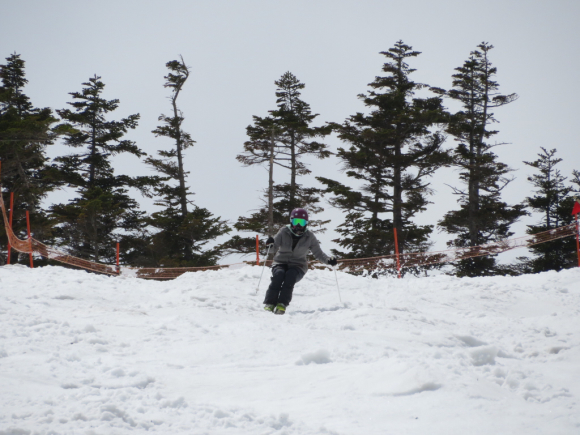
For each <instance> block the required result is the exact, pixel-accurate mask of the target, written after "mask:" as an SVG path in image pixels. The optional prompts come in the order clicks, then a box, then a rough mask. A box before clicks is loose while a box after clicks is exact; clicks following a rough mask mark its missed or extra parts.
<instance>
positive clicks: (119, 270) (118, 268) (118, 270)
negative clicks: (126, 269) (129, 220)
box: [117, 242, 121, 273]
mask: <svg viewBox="0 0 580 435" xmlns="http://www.w3.org/2000/svg"><path fill="white" fill-rule="evenodd" d="M120 272H121V268H120V267H119V242H117V273H120Z"/></svg>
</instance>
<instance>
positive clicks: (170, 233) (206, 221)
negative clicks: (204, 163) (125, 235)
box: [146, 58, 230, 267]
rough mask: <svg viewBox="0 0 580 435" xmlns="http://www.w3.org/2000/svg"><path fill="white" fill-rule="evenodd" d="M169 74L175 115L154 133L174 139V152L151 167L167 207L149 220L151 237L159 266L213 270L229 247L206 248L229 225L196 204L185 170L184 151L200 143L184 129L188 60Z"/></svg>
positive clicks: (152, 161)
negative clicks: (152, 230)
mask: <svg viewBox="0 0 580 435" xmlns="http://www.w3.org/2000/svg"><path fill="white" fill-rule="evenodd" d="M166 66H167V68H168V69H169V73H168V74H167V76H165V80H166V81H165V84H164V86H165V87H166V88H169V89H170V90H171V96H170V100H171V107H172V115H171V116H166V115H161V116H160V117H159V121H162V125H160V126H158V127H157V128H156V129H155V130H153V133H154V134H155V135H156V136H158V137H159V136H161V137H166V138H169V139H171V140H172V142H173V144H174V145H173V148H171V149H170V150H160V151H158V154H159V156H160V157H161V158H152V157H149V158H147V159H146V162H147V163H148V164H149V165H151V166H152V167H153V168H154V169H155V170H156V171H157V172H159V173H161V174H163V180H162V181H161V182H160V183H158V184H157V186H155V187H154V189H153V190H154V194H155V199H156V202H155V204H156V205H158V206H161V207H163V209H162V210H161V211H157V212H155V213H153V214H152V215H151V217H150V218H148V219H147V223H148V224H149V225H151V226H152V227H153V228H155V229H156V230H157V232H156V233H155V234H154V235H153V236H152V237H151V249H150V251H151V254H152V261H153V264H154V265H157V266H165V267H178V266H211V265H214V264H216V263H217V260H218V259H219V258H220V257H221V256H222V255H223V248H222V247H221V246H215V247H213V248H211V249H204V248H205V246H206V245H207V244H208V243H209V242H211V241H212V240H215V239H216V238H217V237H218V236H221V235H223V234H226V233H228V232H229V231H230V228H229V227H228V226H227V224H226V221H223V220H221V218H220V217H214V216H213V214H212V213H211V212H210V211H209V210H207V209H206V208H202V207H198V206H197V205H195V204H194V203H193V202H192V201H191V200H190V199H189V195H191V192H190V190H189V186H187V180H186V179H187V174H188V172H187V171H185V169H184V154H183V153H184V151H185V150H186V149H187V148H189V147H191V146H193V144H194V143H195V141H194V140H193V139H192V138H191V135H190V134H189V133H187V132H185V131H184V130H183V128H182V125H183V121H184V118H183V114H182V112H181V111H180V110H179V108H178V106H177V98H178V97H179V95H180V93H181V90H182V88H183V85H184V84H185V82H186V80H187V79H188V77H189V68H188V67H187V66H186V65H185V62H184V61H183V58H181V60H180V61H177V60H173V61H170V62H168V63H167V64H166Z"/></svg>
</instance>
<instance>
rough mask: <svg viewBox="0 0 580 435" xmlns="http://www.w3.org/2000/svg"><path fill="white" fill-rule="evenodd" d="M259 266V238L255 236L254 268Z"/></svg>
mask: <svg viewBox="0 0 580 435" xmlns="http://www.w3.org/2000/svg"><path fill="white" fill-rule="evenodd" d="M259 265H260V236H259V235H257V234H256V266H259Z"/></svg>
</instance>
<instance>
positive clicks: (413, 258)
mask: <svg viewBox="0 0 580 435" xmlns="http://www.w3.org/2000/svg"><path fill="white" fill-rule="evenodd" d="M0 208H1V209H2V217H3V219H4V227H5V229H6V235H7V237H8V241H9V243H10V245H11V247H12V248H13V249H14V250H16V251H18V252H22V253H31V252H32V253H33V254H36V255H40V256H42V257H44V258H48V259H50V260H54V261H57V262H60V263H63V264H67V265H69V266H73V267H78V268H81V269H85V270H89V271H92V272H97V273H103V274H108V275H122V276H134V277H137V278H146V279H163V280H164V279H174V278H177V277H178V276H180V275H183V274H184V273H187V272H198V271H204V270H219V269H226V268H230V267H239V266H240V265H243V264H256V263H255V262H246V263H234V264H227V265H218V266H206V267H125V266H123V267H120V268H119V267H117V266H116V265H109V264H103V263H97V262H94V261H89V260H85V259H82V258H78V257H75V256H72V255H69V254H67V253H66V252H64V251H62V250H59V249H55V248H53V247H50V246H47V245H45V244H44V243H42V242H40V241H38V240H36V239H35V238H34V237H30V238H28V239H26V240H21V239H19V238H18V237H16V235H15V234H14V232H13V231H12V228H10V225H9V223H8V216H7V213H6V207H5V206H4V200H3V198H2V195H1V194H0ZM576 231H577V229H576V225H575V224H570V225H565V226H562V227H558V228H554V229H552V230H549V231H544V232H541V233H537V234H533V235H529V236H524V237H518V238H513V239H506V240H502V241H500V242H496V243H489V244H486V245H482V246H472V247H465V248H456V249H449V250H445V251H433V252H405V253H401V254H399V255H396V254H394V255H385V256H381V257H371V258H353V259H341V260H338V267H339V269H340V270H344V271H347V272H350V273H364V272H365V271H367V272H368V271H373V272H376V271H386V270H389V269H391V270H395V269H397V267H400V268H401V269H404V268H412V267H420V266H428V265H435V264H443V263H453V262H456V261H460V260H465V259H468V258H475V257H484V256H488V255H497V254H500V253H502V252H506V251H510V250H512V249H516V248H524V247H530V246H533V245H537V244H540V243H546V242H550V241H552V240H557V239H561V238H564V237H570V236H575V235H576ZM270 263H271V262H270V261H268V262H267V264H268V265H269V264H270ZM397 265H399V266H397ZM322 266H323V265H322V264H321V263H319V262H317V261H311V262H310V263H309V267H310V268H320V267H322Z"/></svg>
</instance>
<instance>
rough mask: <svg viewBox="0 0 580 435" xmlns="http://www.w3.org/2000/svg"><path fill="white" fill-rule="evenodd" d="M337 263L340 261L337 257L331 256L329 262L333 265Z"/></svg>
mask: <svg viewBox="0 0 580 435" xmlns="http://www.w3.org/2000/svg"><path fill="white" fill-rule="evenodd" d="M337 263H338V262H337V261H336V258H335V257H330V258H329V259H328V264H330V265H331V266H336V264H337Z"/></svg>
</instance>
